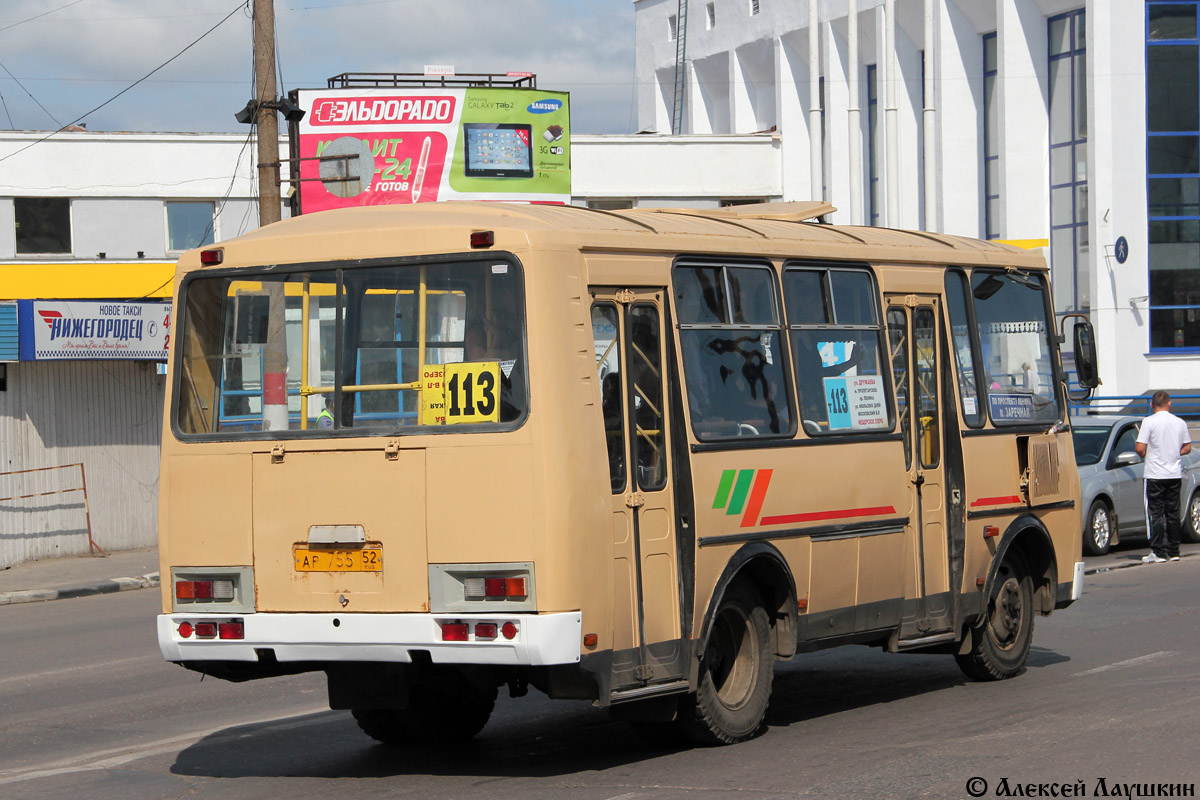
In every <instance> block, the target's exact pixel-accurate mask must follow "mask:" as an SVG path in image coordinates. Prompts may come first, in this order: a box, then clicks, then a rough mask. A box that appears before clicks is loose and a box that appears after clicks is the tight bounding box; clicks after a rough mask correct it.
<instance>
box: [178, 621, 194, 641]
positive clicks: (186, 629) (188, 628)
mask: <svg viewBox="0 0 1200 800" xmlns="http://www.w3.org/2000/svg"><path fill="white" fill-rule="evenodd" d="M179 635H180V637H181V638H184V639H190V638H192V623H190V622H181V623H179Z"/></svg>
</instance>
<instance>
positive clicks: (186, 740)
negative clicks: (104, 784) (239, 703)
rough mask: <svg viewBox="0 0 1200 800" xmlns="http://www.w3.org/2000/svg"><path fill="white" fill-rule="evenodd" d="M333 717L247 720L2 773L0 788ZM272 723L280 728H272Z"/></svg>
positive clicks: (320, 711) (320, 712)
mask: <svg viewBox="0 0 1200 800" xmlns="http://www.w3.org/2000/svg"><path fill="white" fill-rule="evenodd" d="M334 713H336V712H332V711H330V710H329V707H328V706H326V705H324V704H322V705H321V706H320V707H318V708H313V709H312V710H309V711H299V712H297V713H296V715H295V716H289V717H283V718H281V717H265V718H263V719H255V720H245V721H242V722H235V723H231V724H228V725H222V726H221V727H219V728H211V729H209V730H205V731H193V732H192V733H185V734H181V735H179V736H173V737H171V738H169V739H160V740H158V741H156V742H149V743H146V744H141V745H132V746H129V747H118V748H114V749H112V750H97V751H96V752H94V753H85V754H83V755H80V756H75V757H73V758H65V759H62V760H61V761H52V762H50V763H49V764H39V765H38V766H35V767H25V768H23V769H14V770H7V771H0V786H5V785H7V784H10V783H19V782H21V781H32V780H39V779H41V778H50V777H53V776H55V775H67V774H70V773H73V772H88V771H90V770H96V769H111V768H112V767H119V766H121V765H122V764H128V763H129V762H130V761H138V760H140V759H143V758H149V757H151V756H157V755H162V754H164V753H171V752H176V751H178V750H179V749H180V747H181V745H183V746H186V745H190V744H195V743H196V742H198V741H200V740H201V739H204V738H206V737H208V736H213V735H214V734H218V733H221V732H222V731H228V730H229V729H230V728H241V727H244V726H246V725H263V724H266V725H267V727H268V728H271V729H278V730H289V729H294V728H304V727H307V726H310V725H321V724H324V723H327V722H329V719H330V716H331V715H333V714H334ZM314 714H315V715H317V716H315V717H313V718H311V719H297V718H296V717H304V716H308V715H314ZM273 722H276V723H278V724H276V725H271V724H269V723H273Z"/></svg>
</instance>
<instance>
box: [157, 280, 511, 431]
mask: <svg viewBox="0 0 1200 800" xmlns="http://www.w3.org/2000/svg"><path fill="white" fill-rule="evenodd" d="M182 294H183V297H182V301H181V305H182V306H183V308H184V312H185V313H184V315H183V319H182V320H181V330H180V339H181V345H180V346H181V347H182V355H181V359H180V362H179V363H180V368H181V372H182V375H181V377H180V383H179V385H180V391H179V393H178V397H179V400H178V403H177V404H176V407H175V415H176V424H177V426H178V429H179V431H180V432H181V433H183V434H185V435H197V434H221V435H222V436H223V437H224V436H229V435H239V434H261V433H262V432H263V431H264V430H267V429H268V427H269V423H267V422H266V421H264V415H263V405H264V398H265V394H264V392H265V390H266V389H269V387H270V380H269V371H268V370H267V368H266V366H265V365H266V363H268V358H269V355H268V352H269V351H270V349H271V348H275V349H276V352H277V353H278V352H279V351H280V350H282V351H283V352H285V353H286V367H285V370H286V380H285V391H286V402H287V411H288V414H287V418H288V422H287V431H286V433H294V434H296V435H308V436H320V435H322V434H328V433H331V432H333V431H337V430H342V429H348V428H353V429H387V430H393V429H395V430H398V431H400V432H402V431H404V430H407V429H414V430H421V431H423V432H429V431H430V430H431V429H441V428H444V427H445V426H450V425H456V424H461V423H475V424H478V425H484V426H489V427H491V426H496V425H503V424H505V423H514V422H517V421H519V420H520V419H521V418H522V417H523V416H524V412H525V408H526V407H527V404H528V403H527V388H526V379H525V367H524V344H523V335H524V322H523V319H524V315H523V313H522V308H523V305H524V302H523V301H524V297H523V290H522V285H521V275H520V272H519V268H518V267H517V265H515V264H512V263H507V262H492V261H469V262H459V263H437V264H409V263H405V264H397V265H388V266H373V267H362V268H357V267H356V268H351V269H325V270H314V271H294V272H287V273H280V272H277V271H271V272H261V273H257V274H256V273H255V272H254V271H253V270H246V271H241V272H238V273H237V274H230V273H224V274H221V275H215V276H209V275H203V274H201V275H196V276H194V277H192V278H191V279H189V280H188V281H186V282H185V284H184V287H183V290H182ZM276 339H281V340H282V341H281V342H280V341H276ZM473 429H474V428H472V430H473ZM272 433H280V431H272Z"/></svg>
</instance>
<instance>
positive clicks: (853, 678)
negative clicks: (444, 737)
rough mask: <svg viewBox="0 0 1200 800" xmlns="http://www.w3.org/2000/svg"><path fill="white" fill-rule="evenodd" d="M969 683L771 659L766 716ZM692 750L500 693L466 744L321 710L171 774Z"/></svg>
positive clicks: (428, 767) (848, 663)
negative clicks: (391, 740)
mask: <svg viewBox="0 0 1200 800" xmlns="http://www.w3.org/2000/svg"><path fill="white" fill-rule="evenodd" d="M1069 661H1070V658H1069V657H1067V656H1063V655H1061V654H1059V653H1057V652H1055V651H1054V650H1050V649H1047V648H1044V647H1034V648H1033V649H1032V650H1031V651H1030V655H1029V660H1028V666H1029V669H1042V668H1045V667H1049V666H1053V665H1056V664H1061V663H1065V662H1069ZM1015 680H1016V681H1018V682H1019V681H1020V680H1021V676H1018V677H1017V678H1016V679H1015ZM974 683H975V682H974V681H971V680H969V679H968V678H967V677H965V676H964V675H963V674H962V672H961V671H960V670H959V669H958V666H957V665H956V664H955V662H954V659H953V657H951V656H948V655H903V656H899V655H891V654H887V653H882V652H879V651H877V650H869V649H866V648H861V649H860V648H840V649H837V650H829V651H822V652H818V653H809V654H804V655H801V656H798V657H797V658H795V659H793V660H791V661H786V662H777V663H776V667H775V680H774V684H773V687H772V695H771V705H770V709H769V710H768V712H767V724H768V727H769V728H787V727H789V726H793V725H797V724H799V723H804V722H807V721H811V720H817V719H821V718H825V717H833V716H836V715H838V714H843V713H846V712H849V711H854V710H857V709H862V708H869V707H871V706H879V707H880V708H885V707H887V706H888V705H889V704H891V703H896V702H903V701H912V700H917V699H919V698H920V697H921V696H922V695H927V694H935V693H938V692H943V691H947V690H950V689H954V688H956V687H962V686H965V685H970V684H974ZM766 736H767V737H768V738H769V737H770V736H771V733H770V732H768V733H767V734H766ZM742 746H747V745H742ZM750 746H752V745H750ZM691 749H692V748H690V747H689V746H688V745H686V744H678V745H663V744H661V743H660V744H654V745H651V744H648V743H646V742H644V741H643V740H641V739H640V738H638V737H637V736H636V735H635V734H634V732H633V730H632V729H631V728H630V727H628V726H627V725H625V724H624V723H622V722H619V721H616V720H614V719H613V718H612V717H610V716H609V714H608V713H607V712H605V711H604V710H602V709H597V708H593V707H591V705H590V704H589V703H587V702H582V701H562V700H560V701H549V700H546V699H545V698H544V697H541V696H536V697H535V696H531V697H530V698H527V699H521V700H512V699H509V698H507V697H505V698H501V699H500V700H499V701H498V702H497V706H496V711H495V713H494V714H493V715H492V718H491V720H490V721H489V723H488V725H487V726H486V727H485V728H484V729H483V732H482V733H480V734H479V736H477V737H476V738H475V739H473V740H471V741H469V742H463V743H456V744H453V745H432V744H431V745H422V744H420V743H414V744H411V745H398V746H387V745H381V744H378V743H376V742H375V741H374V740H372V739H370V738H369V737H367V736H366V735H365V734H364V733H362V732H361V731H360V730H359V729H358V726H357V725H356V724H355V722H354V720H353V719H352V718H351V717H350V715H349V713H348V712H344V711H329V712H323V713H320V714H314V715H310V716H308V717H296V718H291V719H283V720H279V721H276V722H270V723H260V724H254V725H245V726H238V727H231V728H227V729H225V730H222V731H219V732H217V733H214V734H211V735H209V736H207V737H205V738H204V739H201V740H200V741H198V742H196V743H195V744H193V745H191V746H190V747H187V748H186V749H184V750H183V751H181V752H180V753H179V754H178V756H177V757H176V760H175V763H174V764H173V765H172V767H171V772H172V773H173V774H176V775H187V776H196V777H207V778H218V779H219V778H246V777H310V778H314V777H320V778H347V777H353V778H387V777H395V776H416V775H430V776H443V777H456V776H457V777H463V778H470V779H472V780H486V779H489V778H514V777H532V778H539V777H553V776H561V775H569V774H573V773H579V772H587V771H600V770H606V769H611V768H614V767H620V766H622V765H626V764H632V763H637V762H642V761H649V760H652V759H656V758H664V757H665V758H670V757H672V756H674V755H676V754H680V753H684V752H686V751H689V750H691ZM698 752H699V753H703V748H700V749H699V751H698Z"/></svg>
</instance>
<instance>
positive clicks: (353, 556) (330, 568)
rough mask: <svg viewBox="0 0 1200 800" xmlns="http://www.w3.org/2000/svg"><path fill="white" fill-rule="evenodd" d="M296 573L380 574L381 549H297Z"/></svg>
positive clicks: (381, 565)
mask: <svg viewBox="0 0 1200 800" xmlns="http://www.w3.org/2000/svg"><path fill="white" fill-rule="evenodd" d="M293 555H294V556H295V557H296V571H297V572H382V571H383V548H382V547H363V548H355V549H353V550H336V549H325V548H322V549H320V550H317V549H313V548H308V547H297V548H296V549H295V551H294V553H293Z"/></svg>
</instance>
